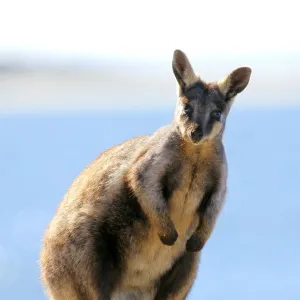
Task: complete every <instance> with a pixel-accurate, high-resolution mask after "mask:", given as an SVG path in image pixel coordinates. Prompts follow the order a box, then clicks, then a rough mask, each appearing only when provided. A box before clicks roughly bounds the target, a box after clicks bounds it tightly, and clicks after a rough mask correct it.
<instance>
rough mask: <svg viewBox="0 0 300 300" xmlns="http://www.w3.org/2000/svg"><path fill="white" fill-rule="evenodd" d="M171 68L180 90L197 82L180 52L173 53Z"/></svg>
mask: <svg viewBox="0 0 300 300" xmlns="http://www.w3.org/2000/svg"><path fill="white" fill-rule="evenodd" d="M172 67H173V72H174V75H175V77H176V79H177V82H178V84H179V86H180V87H181V88H182V89H185V88H186V87H188V86H189V85H191V84H193V83H194V82H196V81H197V80H199V78H198V76H197V75H196V74H195V73H194V70H193V68H192V66H191V64H190V62H189V60H188V58H187V56H186V55H185V54H184V53H183V52H182V51H181V50H175V51H174V54H173V61H172Z"/></svg>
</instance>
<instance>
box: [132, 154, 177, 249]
mask: <svg viewBox="0 0 300 300" xmlns="http://www.w3.org/2000/svg"><path fill="white" fill-rule="evenodd" d="M154 161H155V162H154ZM166 169H167V162H166V160H163V161H160V160H159V159H155V160H154V158H153V157H148V158H147V160H146V159H145V161H140V162H138V163H137V164H136V166H135V167H134V168H133V169H132V170H131V172H130V174H129V182H130V186H131V188H132V190H133V191H134V193H135V195H136V196H137V199H138V201H139V204H140V205H141V208H142V210H143V211H144V213H145V214H146V215H147V217H148V218H149V221H150V224H151V225H152V226H153V227H154V228H155V230H157V233H158V236H159V238H160V240H161V242H162V243H163V244H165V245H169V246H171V245H174V243H175V242H176V240H177V237H178V233H177V231H176V229H175V226H174V223H173V221H172V220H171V218H170V215H169V212H168V205H167V201H166V199H165V198H164V197H163V193H162V189H163V187H162V184H161V181H162V177H163V176H164V174H165V172H166Z"/></svg>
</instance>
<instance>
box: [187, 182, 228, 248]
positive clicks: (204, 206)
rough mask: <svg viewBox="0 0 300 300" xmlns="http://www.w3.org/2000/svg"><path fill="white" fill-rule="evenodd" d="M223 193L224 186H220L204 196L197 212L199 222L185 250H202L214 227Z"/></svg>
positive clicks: (222, 200)
mask: <svg viewBox="0 0 300 300" xmlns="http://www.w3.org/2000/svg"><path fill="white" fill-rule="evenodd" d="M225 194H226V192H225V188H222V189H219V190H218V191H216V192H213V193H208V194H207V195H206V196H205V197H204V199H203V201H202V203H201V205H200V208H199V212H198V213H199V224H198V227H197V229H196V231H195V232H194V233H193V234H192V236H191V237H190V238H189V239H188V241H187V243H186V251H188V252H197V251H200V250H202V248H203V247H204V245H205V244H206V242H207V240H208V239H209V237H210V235H211V233H212V231H213V229H214V227H215V224H216V220H217V217H218V215H219V213H220V211H221V209H222V207H223V202H224V198H225Z"/></svg>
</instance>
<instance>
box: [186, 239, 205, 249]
mask: <svg viewBox="0 0 300 300" xmlns="http://www.w3.org/2000/svg"><path fill="white" fill-rule="evenodd" d="M203 246H204V244H203V242H202V241H201V239H200V238H199V236H197V235H192V236H191V237H190V238H189V239H188V241H187V242H186V246H185V249H186V251H187V252H199V251H200V250H201V249H202V248H203Z"/></svg>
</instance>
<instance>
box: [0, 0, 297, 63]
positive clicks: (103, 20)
mask: <svg viewBox="0 0 300 300" xmlns="http://www.w3.org/2000/svg"><path fill="white" fill-rule="evenodd" d="M298 6H299V1H297V0H295V1H292V0H285V1H276V0H275V1H263V0H260V1H257V0H251V1H242V0H239V1H235V0H227V1H222V0H218V1H217V0H216V1H201V0H198V1H186V0H185V1H183V0H182V1H163V0H151V1H141V0H140V1H138V0H126V1H125V0H124V1H108V0H106V1H100V0H97V1H92V0H85V1H74V0H50V1H43V0H0V54H1V53H22V52H33V53H41V54H44V53H46V54H51V55H54V56H57V55H67V56H68V55H72V54H75V55H89V56H95V57H103V56H112V57H131V58H146V57H147V58H150V59H151V58H154V59H156V58H157V57H166V56H170V53H172V52H173V50H174V49H175V48H180V49H184V51H186V52H188V53H189V54H194V53H195V54H196V53H202V54H203V55H208V54H211V55H217V56H218V55H224V53H225V55H231V56H235V55H247V56H248V55H250V56H251V55H260V54H262V55H269V54H270V55H271V54H276V55H277V54H279V55H280V54H283V55H285V54H295V53H296V54H297V53H300V37H299V36H300V34H299V30H300V21H299V8H298Z"/></svg>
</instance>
